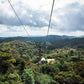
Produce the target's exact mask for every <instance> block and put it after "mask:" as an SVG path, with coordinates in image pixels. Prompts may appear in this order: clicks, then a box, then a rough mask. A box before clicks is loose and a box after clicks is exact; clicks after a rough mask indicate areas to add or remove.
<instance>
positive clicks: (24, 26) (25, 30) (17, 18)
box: [8, 0, 29, 36]
mask: <svg viewBox="0 0 84 84" xmlns="http://www.w3.org/2000/svg"><path fill="white" fill-rule="evenodd" d="M8 2H9V4H10V6H11V8H12V9H13V12H14V13H15V15H16V17H17V19H18V21H19V22H20V24H21V25H23V23H22V21H21V20H20V18H19V16H18V15H17V13H16V11H15V9H14V7H13V6H12V4H11V2H10V0H8ZM23 28H24V30H25V31H26V33H27V35H28V36H29V33H28V31H27V30H26V27H25V26H24V25H23Z"/></svg>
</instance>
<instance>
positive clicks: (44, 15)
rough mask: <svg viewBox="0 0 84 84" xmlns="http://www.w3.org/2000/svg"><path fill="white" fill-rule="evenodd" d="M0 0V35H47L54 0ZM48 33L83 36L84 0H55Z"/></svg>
mask: <svg viewBox="0 0 84 84" xmlns="http://www.w3.org/2000/svg"><path fill="white" fill-rule="evenodd" d="M10 2H11V4H12V5H13V7H14V9H15V11H16V13H17V15H18V16H19V18H20V20H21V21H22V23H23V25H24V26H25V28H26V30H27V32H28V34H27V33H26V32H25V30H24V28H23V25H21V24H20V23H19V21H18V19H17V17H16V16H15V14H14V12H13V10H12V8H11V6H10V4H9V3H8V0H0V37H13V36H44V35H47V30H48V24H49V18H50V12H51V7H52V2H53V0H10ZM49 35H68V36H84V0H55V4H54V9H53V15H52V20H51V26H50V30H49Z"/></svg>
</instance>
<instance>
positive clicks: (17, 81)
mask: <svg viewBox="0 0 84 84" xmlns="http://www.w3.org/2000/svg"><path fill="white" fill-rule="evenodd" d="M74 43H75V42H74ZM81 46H82V44H81ZM51 47H52V48H51ZM42 57H45V59H55V62H54V63H51V62H46V63H44V64H42V63H40V60H41V58H42ZM0 84H84V47H83V46H82V47H80V48H79V47H74V46H73V45H72V46H71V47H70V46H64V47H63V48H56V47H55V44H54V43H53V44H51V43H47V50H46V47H45V45H44V43H35V42H30V41H22V42H21V41H11V42H4V43H0Z"/></svg>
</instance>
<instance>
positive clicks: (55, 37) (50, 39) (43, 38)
mask: <svg viewBox="0 0 84 84" xmlns="http://www.w3.org/2000/svg"><path fill="white" fill-rule="evenodd" d="M46 37H47V39H46ZM71 38H75V37H74V36H65V35H63V36H58V35H48V36H40V37H8V38H5V37H4V38H3V37H0V42H10V41H14V40H20V41H32V42H45V41H48V42H54V41H58V40H63V39H71Z"/></svg>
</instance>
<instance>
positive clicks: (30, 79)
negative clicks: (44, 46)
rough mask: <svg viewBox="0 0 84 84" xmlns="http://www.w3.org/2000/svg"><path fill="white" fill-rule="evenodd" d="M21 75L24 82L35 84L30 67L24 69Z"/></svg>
mask: <svg viewBox="0 0 84 84" xmlns="http://www.w3.org/2000/svg"><path fill="white" fill-rule="evenodd" d="M22 77H23V82H24V83H25V84H35V80H34V74H33V72H32V70H31V69H24V72H23V75H22Z"/></svg>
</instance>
